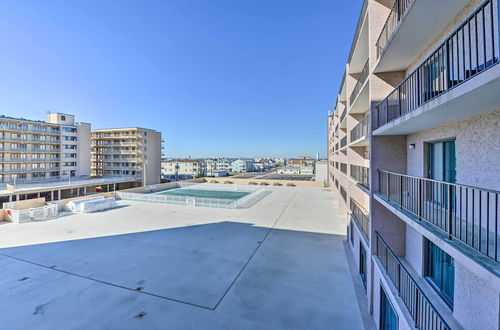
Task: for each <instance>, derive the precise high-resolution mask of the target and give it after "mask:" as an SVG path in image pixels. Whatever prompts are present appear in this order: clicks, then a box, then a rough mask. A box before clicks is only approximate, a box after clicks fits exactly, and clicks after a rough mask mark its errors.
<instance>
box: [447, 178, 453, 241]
mask: <svg viewBox="0 0 500 330" xmlns="http://www.w3.org/2000/svg"><path fill="white" fill-rule="evenodd" d="M452 192H453V185H451V184H448V238H449V239H450V240H451V238H452V233H453V229H452V224H453V221H452V219H453V205H452V204H451V203H452V201H453V199H452V198H451V194H452Z"/></svg>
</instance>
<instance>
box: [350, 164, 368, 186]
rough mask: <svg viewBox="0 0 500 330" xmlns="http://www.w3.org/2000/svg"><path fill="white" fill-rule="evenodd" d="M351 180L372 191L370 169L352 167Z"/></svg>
mask: <svg viewBox="0 0 500 330" xmlns="http://www.w3.org/2000/svg"><path fill="white" fill-rule="evenodd" d="M351 178H352V179H353V180H354V181H356V182H357V183H359V184H360V185H362V186H363V187H364V188H366V189H370V169H369V168H368V167H364V166H358V165H351Z"/></svg>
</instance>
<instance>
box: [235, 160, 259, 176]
mask: <svg viewBox="0 0 500 330" xmlns="http://www.w3.org/2000/svg"><path fill="white" fill-rule="evenodd" d="M254 163H255V162H254V160H253V159H237V160H235V161H233V162H232V163H231V171H232V172H237V173H245V172H253V171H255V167H254Z"/></svg>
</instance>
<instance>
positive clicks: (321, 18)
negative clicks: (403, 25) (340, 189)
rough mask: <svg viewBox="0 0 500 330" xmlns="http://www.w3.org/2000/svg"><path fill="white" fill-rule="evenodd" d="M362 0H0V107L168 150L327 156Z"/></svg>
mask: <svg viewBox="0 0 500 330" xmlns="http://www.w3.org/2000/svg"><path fill="white" fill-rule="evenodd" d="M361 6H362V0H349V1H345V0H161V1H160V0H159V1H153V0H135V1H125V0H120V1H117V0H114V1H111V0H99V1H94V0H71V1H67V0H61V1H52V0H47V1H39V0H33V1H28V0H22V1H18V0H0V114H5V115H9V116H16V117H25V118H30V119H44V117H45V113H46V111H53V112H56V111H58V112H66V113H72V114H75V115H76V116H77V120H79V121H85V122H90V123H92V125H93V127H94V128H103V127H124V126H141V127H147V128H152V129H156V130H158V131H161V132H162V135H163V137H164V139H165V147H166V155H167V156H168V157H186V156H191V157H208V156H228V157H238V156H252V157H253V156H265V157H267V156H276V157H293V156H298V155H311V156H313V155H315V154H316V152H320V154H321V155H322V156H326V135H327V134H326V123H327V111H328V110H331V109H332V107H333V104H334V102H335V98H336V94H337V91H338V86H339V84H340V79H341V76H342V73H343V70H344V66H345V62H346V59H347V56H348V53H349V49H350V45H351V41H352V37H353V34H354V30H355V28H356V23H357V18H358V15H359V12H360V10H361Z"/></svg>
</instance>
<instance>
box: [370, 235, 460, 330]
mask: <svg viewBox="0 0 500 330" xmlns="http://www.w3.org/2000/svg"><path fill="white" fill-rule="evenodd" d="M375 233H376V235H377V246H376V256H377V258H378V260H379V261H380V263H381V264H382V266H383V267H384V270H385V272H386V274H387V276H388V277H389V278H390V279H391V282H392V284H394V286H395V287H396V290H397V292H398V295H399V297H400V298H401V299H402V300H403V302H404V304H405V306H406V308H407V309H408V312H409V313H410V315H411V317H412V318H413V321H414V323H415V324H414V325H415V328H417V329H421V330H450V329H451V327H450V326H449V325H448V324H447V323H446V321H445V320H444V319H443V317H442V316H441V314H439V312H438V311H437V309H436V308H435V307H434V305H433V304H432V302H431V300H430V299H429V298H428V297H427V296H426V295H425V293H424V292H423V291H422V289H421V288H420V286H419V285H418V284H417V282H416V281H415V279H414V278H413V277H412V276H411V275H410V273H409V272H408V270H407V269H406V267H405V266H404V265H403V264H402V263H401V261H400V260H399V258H398V257H397V256H396V254H395V253H394V252H393V251H392V250H391V248H390V247H389V246H388V245H387V243H386V242H385V241H384V239H383V238H382V236H380V234H379V233H378V232H375Z"/></svg>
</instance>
